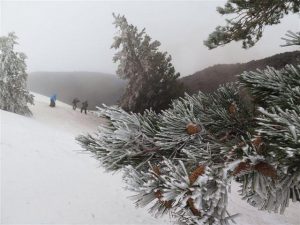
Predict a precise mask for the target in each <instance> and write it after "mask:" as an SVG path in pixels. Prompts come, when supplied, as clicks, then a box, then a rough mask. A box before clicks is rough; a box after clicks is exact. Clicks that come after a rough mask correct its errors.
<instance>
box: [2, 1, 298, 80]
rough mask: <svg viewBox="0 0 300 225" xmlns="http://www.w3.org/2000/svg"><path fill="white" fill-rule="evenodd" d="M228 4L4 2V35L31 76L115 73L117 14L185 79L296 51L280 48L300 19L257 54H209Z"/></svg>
mask: <svg viewBox="0 0 300 225" xmlns="http://www.w3.org/2000/svg"><path fill="white" fill-rule="evenodd" d="M224 2H225V1H164V2H162V1H151V2H149V1H130V2H126V1H121V2H120V1H110V2H109V1H64V2H59V1H39V2H37V1H20V2H18V1H3V0H2V1H1V3H0V7H1V17H0V18H1V21H0V22H1V23H0V29H1V35H6V34H7V33H8V32H12V31H14V32H15V33H16V35H17V36H18V37H19V43H20V46H19V47H18V50H20V51H23V52H25V53H26V55H27V56H28V59H27V64H28V71H29V72H32V71H93V72H96V71H98V72H103V73H115V70H116V64H114V63H113V62H112V57H113V55H114V52H115V50H113V49H111V48H110V46H111V44H112V39H113V36H114V35H115V33H116V30H115V27H114V26H113V24H112V22H113V17H112V13H113V12H114V13H117V14H118V13H119V14H124V15H125V16H126V17H127V20H128V22H129V23H132V24H134V25H136V26H138V28H139V29H142V28H144V27H145V28H146V32H147V33H148V34H149V35H150V36H151V37H152V38H153V39H155V40H159V41H160V42H161V44H162V45H161V50H162V51H167V52H168V53H170V54H171V55H172V57H173V64H174V66H175V68H176V70H177V71H178V72H180V73H181V75H182V76H186V75H189V74H192V73H194V72H196V71H198V70H201V69H203V68H205V67H207V66H211V65H214V64H219V63H236V62H246V61H249V60H252V59H259V58H263V57H267V56H271V55H273V54H276V53H280V52H285V51H292V50H295V49H297V48H296V47H285V48H282V47H280V45H281V44H283V41H282V40H281V39H280V38H281V37H283V36H284V34H285V33H286V31H287V30H292V31H297V30H299V27H300V17H299V15H289V16H286V17H285V18H284V19H283V20H282V22H281V24H279V25H274V26H271V27H267V28H266V29H265V31H264V35H263V38H262V39H261V41H260V42H259V43H258V44H257V45H256V46H255V47H253V48H251V49H249V50H244V49H242V48H241V43H240V42H238V43H232V44H229V45H227V46H225V47H220V48H217V49H214V50H208V49H207V48H206V47H205V46H204V45H203V40H205V39H206V38H207V37H208V35H209V33H211V32H212V31H213V30H214V28H215V27H216V26H217V25H222V24H224V20H225V17H221V16H220V15H219V14H218V13H217V12H216V7H217V6H222V5H224Z"/></svg>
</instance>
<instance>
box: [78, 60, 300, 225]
mask: <svg viewBox="0 0 300 225" xmlns="http://www.w3.org/2000/svg"><path fill="white" fill-rule="evenodd" d="M239 78H240V80H239V82H236V83H230V84H226V85H223V86H220V87H219V89H218V90H216V91H215V92H214V93H211V94H204V93H202V92H199V93H198V94H196V95H193V96H189V95H186V96H185V97H184V98H180V99H178V100H175V101H173V104H172V107H171V108H170V109H167V110H164V111H162V113H161V114H157V113H155V112H153V111H151V110H146V111H145V113H144V114H136V113H128V112H125V111H124V110H122V109H121V108H118V107H106V106H104V107H103V108H99V116H101V117H104V118H105V119H106V120H107V123H105V124H103V125H101V126H100V127H99V130H98V131H97V133H96V134H95V135H86V136H84V135H83V136H79V137H77V140H78V141H79V142H80V143H81V145H82V146H83V148H84V149H86V150H87V151H89V152H92V153H93V155H94V157H96V158H97V159H98V160H99V161H100V162H101V164H102V166H103V167H104V168H105V169H106V170H108V171H123V173H124V180H125V181H126V183H127V185H128V188H129V189H130V190H132V191H133V192H135V193H136V194H135V195H134V196H133V197H132V198H133V199H134V200H135V202H136V205H138V206H140V207H144V206H147V205H149V206H150V207H151V210H150V211H151V212H152V213H153V214H154V215H156V216H159V215H162V214H164V213H171V215H172V216H173V217H174V218H175V219H177V221H178V222H180V223H183V224H205V225H213V224H214V225H221V224H222V225H223V224H229V223H231V220H233V219H234V217H235V216H236V215H231V214H230V213H229V212H228V210H227V208H228V195H229V194H230V193H229V187H230V184H231V182H232V181H233V180H235V181H236V182H239V183H240V184H241V185H240V193H241V199H244V200H246V201H247V202H248V203H249V204H251V205H252V206H254V207H256V208H258V209H260V210H266V211H269V212H280V213H283V212H284V210H285V209H286V207H288V205H289V202H290V201H300V104H299V103H300V65H299V66H292V65H288V66H286V67H285V68H284V69H282V70H275V69H273V68H267V69H265V70H257V71H254V72H244V73H243V74H241V75H240V76H239Z"/></svg>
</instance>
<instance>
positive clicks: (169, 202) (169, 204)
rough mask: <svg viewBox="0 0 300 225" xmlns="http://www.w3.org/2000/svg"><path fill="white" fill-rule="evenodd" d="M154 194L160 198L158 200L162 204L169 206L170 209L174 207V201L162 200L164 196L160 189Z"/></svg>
mask: <svg viewBox="0 0 300 225" xmlns="http://www.w3.org/2000/svg"><path fill="white" fill-rule="evenodd" d="M154 195H155V197H156V198H158V201H159V202H160V203H161V204H163V205H164V206H165V207H166V208H168V209H170V208H172V201H171V200H169V201H163V200H162V197H163V196H162V193H161V191H160V190H158V191H155V192H154Z"/></svg>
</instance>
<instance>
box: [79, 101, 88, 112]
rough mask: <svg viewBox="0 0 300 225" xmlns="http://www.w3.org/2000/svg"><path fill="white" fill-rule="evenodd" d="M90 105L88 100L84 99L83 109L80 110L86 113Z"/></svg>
mask: <svg viewBox="0 0 300 225" xmlns="http://www.w3.org/2000/svg"><path fill="white" fill-rule="evenodd" d="M88 106H89V105H88V101H84V102H83V103H82V107H81V110H80V112H81V113H82V111H84V113H85V114H86V110H87V107H88Z"/></svg>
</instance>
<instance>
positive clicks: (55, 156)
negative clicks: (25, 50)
mask: <svg viewBox="0 0 300 225" xmlns="http://www.w3.org/2000/svg"><path fill="white" fill-rule="evenodd" d="M33 94H34V95H35V105H33V106H30V109H31V110H32V112H33V117H31V118H28V117H24V116H20V115H17V114H14V113H10V112H6V111H3V110H0V114H1V120H0V125H1V131H3V132H2V134H1V143H0V149H1V217H0V221H1V222H0V223H1V224H167V221H168V220H167V218H166V219H165V220H164V219H159V220H158V219H155V218H153V217H151V215H149V214H148V212H147V210H146V209H136V208H135V207H134V204H133V202H132V201H131V200H130V199H128V198H127V196H129V195H131V194H132V193H131V192H129V191H126V190H124V189H123V187H124V183H123V182H122V177H121V174H120V173H119V174H116V175H114V176H112V174H108V173H105V172H104V171H103V169H101V168H99V162H98V161H97V160H96V159H94V158H92V157H91V156H90V155H89V154H86V153H85V154H84V153H83V152H82V149H81V146H80V145H79V144H78V143H77V142H76V141H75V136H76V135H78V134H80V133H86V132H94V131H95V130H96V128H97V126H98V125H99V124H100V123H102V122H103V121H102V120H100V119H99V118H98V117H96V116H94V115H93V114H92V113H91V112H89V113H88V114H87V115H85V114H81V113H80V112H79V111H78V110H77V111H73V110H72V107H71V106H70V105H67V104H64V103H62V102H60V101H57V107H55V108H50V107H49V104H48V97H45V96H41V95H38V94H35V93H33Z"/></svg>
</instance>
